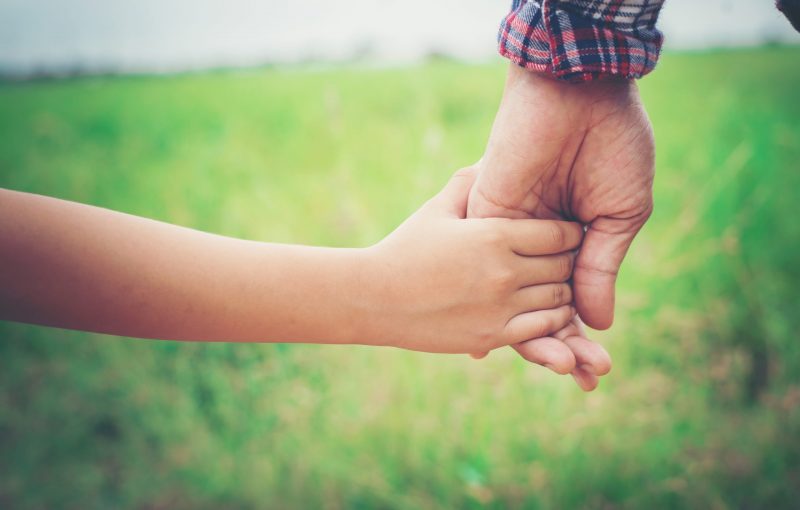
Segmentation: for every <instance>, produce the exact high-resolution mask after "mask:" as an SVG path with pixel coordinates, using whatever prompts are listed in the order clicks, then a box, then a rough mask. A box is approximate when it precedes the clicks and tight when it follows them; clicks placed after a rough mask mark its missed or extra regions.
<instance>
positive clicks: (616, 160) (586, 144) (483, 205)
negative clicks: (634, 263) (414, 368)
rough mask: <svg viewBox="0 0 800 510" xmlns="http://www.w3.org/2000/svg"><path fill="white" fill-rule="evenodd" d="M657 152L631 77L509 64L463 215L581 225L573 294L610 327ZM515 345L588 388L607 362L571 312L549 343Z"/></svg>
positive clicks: (647, 208)
mask: <svg viewBox="0 0 800 510" xmlns="http://www.w3.org/2000/svg"><path fill="white" fill-rule="evenodd" d="M654 154H655V149H654V140H653V132H652V128H651V125H650V121H649V119H648V117H647V113H646V112H645V109H644V106H643V105H642V102H641V100H640V98H639V94H638V89H637V87H636V83H635V82H634V81H625V80H605V81H595V82H590V83H586V84H580V85H573V84H567V83H562V82H559V81H556V80H554V79H552V78H550V77H548V76H546V75H542V74H537V73H532V72H529V71H526V70H524V69H522V68H519V67H517V66H515V65H511V66H510V67H509V75H508V80H507V82H506V89H505V91H504V95H503V100H502V103H501V106H500V109H499V111H498V113H497V117H496V119H495V123H494V126H493V128H492V133H491V136H490V139H489V143H488V145H487V149H486V153H485V155H484V157H483V159H482V160H481V162H480V164H479V165H480V173H479V176H478V179H477V181H476V184H475V186H474V187H473V189H472V191H471V194H470V198H469V205H468V217H508V218H549V219H553V218H555V219H564V220H571V221H578V222H580V223H581V224H583V225H585V226H586V227H587V231H586V235H585V238H584V242H583V245H582V246H581V249H580V252H579V254H578V257H577V259H576V263H575V271H574V275H573V288H574V293H575V303H576V306H577V310H578V313H579V315H580V318H581V319H583V321H585V322H586V324H587V325H589V326H591V327H593V328H597V329H607V328H609V327H610V326H611V324H612V321H613V312H614V285H615V282H616V276H617V273H618V271H619V267H620V265H621V263H622V260H623V258H624V256H625V253H626V252H627V250H628V247H629V246H630V244H631V242H632V241H633V239H634V237H635V236H636V234H637V233H638V232H639V229H641V227H642V226H643V225H644V223H645V222H646V221H647V219H648V218H649V216H650V213H651V212H652V208H653V199H652V184H653V176H654ZM545 345H546V346H547V351H546V352H543V349H542V346H545ZM516 348H517V350H518V351H519V352H520V354H522V355H523V356H524V357H525V358H526V359H529V360H531V361H534V362H537V363H542V364H546V365H550V366H551V367H553V366H555V367H557V368H558V369H556V371H557V372H563V371H564V370H567V371H572V373H573V375H574V376H575V378H576V380H577V382H578V384H579V385H580V386H581V387H582V388H583V389H585V390H591V389H593V388H594V387H595V386H596V385H597V378H596V376H599V375H604V374H605V373H607V372H608V370H609V369H610V359H609V358H608V354H607V353H605V351H604V350H603V349H602V348H601V347H600V346H598V345H597V344H594V343H592V342H590V341H589V340H588V339H587V338H586V335H585V333H584V332H583V330H582V329H581V325H580V323H579V322H577V321H575V323H574V324H571V325H570V326H569V327H567V328H565V329H564V330H562V331H559V332H558V333H556V334H555V335H553V336H552V337H550V338H548V339H546V341H545V342H542V341H540V340H537V342H536V343H530V344H527V345H522V346H517V347H516ZM567 351H569V352H570V353H571V355H572V356H571V357H570V354H568V352H567ZM543 361H544V363H543ZM570 361H572V366H573V367H575V369H574V370H573V368H572V367H570Z"/></svg>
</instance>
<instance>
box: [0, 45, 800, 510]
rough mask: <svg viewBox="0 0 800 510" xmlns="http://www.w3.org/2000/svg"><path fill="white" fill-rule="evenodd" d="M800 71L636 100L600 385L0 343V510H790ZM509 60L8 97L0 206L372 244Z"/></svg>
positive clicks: (420, 362) (24, 89) (257, 352)
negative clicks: (641, 137)
mask: <svg viewBox="0 0 800 510" xmlns="http://www.w3.org/2000/svg"><path fill="white" fill-rule="evenodd" d="M798 59H800V49H799V48H767V49H759V50H742V51H729V52H713V53H704V54H687V55H683V54H668V55H666V56H665V57H664V58H663V60H662V62H661V64H660V65H659V70H658V71H657V72H656V73H655V74H654V75H652V76H651V77H648V78H647V79H645V80H643V81H642V83H641V88H642V92H643V95H644V98H645V101H646V104H647V106H648V109H649V111H650V113H651V116H652V118H653V123H654V125H655V129H656V134H657V140H658V151H659V155H658V176H657V183H656V200H657V203H656V211H655V214H654V216H653V218H652V220H651V222H650V223H649V224H648V226H647V227H646V229H645V230H644V231H643V233H642V234H641V236H640V238H639V239H638V240H637V243H636V244H635V246H634V250H633V252H632V253H631V254H630V255H629V257H628V260H627V263H626V266H625V267H624V269H623V273H622V275H621V281H620V287H621V288H620V305H619V311H618V320H617V324H616V326H615V327H614V329H613V330H612V331H611V332H608V333H603V334H598V335H597V338H600V339H602V340H603V341H604V343H605V344H606V345H607V346H608V348H609V350H610V351H611V352H612V355H613V356H614V357H615V363H616V365H615V369H614V372H613V374H612V375H611V376H609V377H608V378H607V379H606V380H604V382H603V385H602V387H601V389H600V390H599V391H598V392H596V393H594V394H591V395H583V394H581V393H580V392H579V391H578V390H577V389H576V388H575V387H574V386H573V384H572V383H571V381H569V380H568V379H566V378H556V377H554V376H551V375H549V374H546V373H545V372H544V371H543V370H541V369H538V368H535V367H531V366H529V365H526V364H525V363H523V362H522V361H521V360H520V359H517V357H515V356H514V355H513V354H512V353H510V352H498V353H495V354H493V355H492V356H491V357H490V358H489V359H488V360H486V361H484V362H474V361H471V360H469V359H467V358H462V357H443V356H432V355H425V354H417V353H409V352H401V351H391V350H384V351H381V350H377V349H368V348H360V347H352V348H351V347H326V348H323V347H314V346H285V345H202V344H180V343H172V342H151V341H138V340H127V339H117V338H110V337H103V336H99V335H90V334H82V333H75V332H66V331H59V330H52V329H44V328H37V327H31V326H25V325H17V324H10V323H0V507H4V508H25V509H35V508H81V509H92V508H109V507H113V508H134V509H139V508H140V509H146V508H150V509H156V508H263V507H271V508H332V509H335V508H387V507H392V508H409V509H410V508H415V509H416V508H532V509H535V508H687V507H688V508H765V507H774V508H793V507H796V504H797V500H798V497H800V379H799V378H798V376H797V374H798V373H800V345H798V338H797V333H796V331H797V330H798V326H800V314H798V308H797V306H798V304H797V303H798V299H799V298H800V292H798V290H797V285H798V284H800V268H798V255H797V254H798V252H800V250H799V249H800V226H799V224H798V221H797V210H798V209H797V201H798V192H797V190H798V188H800V168H799V167H800V100H798V90H800V64H798V63H797V62H800V60H798ZM503 69H504V68H503V66H502V65H500V64H498V65H492V66H479V67H476V66H467V65H461V64H454V63H448V62H436V63H431V64H427V65H424V66H420V67H415V68H410V69H396V70H366V69H338V70H325V71H311V70H302V69H295V70H280V69H269V70H259V71H252V72H239V73H219V74H214V73H211V74H204V75H186V76H174V77H125V78H83V79H75V80H68V81H51V82H34V83H24V84H0V186H3V187H9V188H14V189H18V190H24V191H31V192H38V193H44V194H50V195H54V196H58V197H62V198H67V199H72V200H78V201H82V202H88V203H92V204H96V205H101V206H106V207H111V208H114V209H118V210H123V211H126V212H131V213H134V214H140V215H144V216H149V217H154V218H158V219H161V220H166V221H171V222H175V223H179V224H183V225H187V226H191V227H195V228H200V229H204V230H210V231H214V232H218V233H223V234H228V235H234V236H244V237H249V238H254V239H262V240H272V241H284V242H300V243H313V244H327V245H366V244H369V243H372V242H375V241H377V240H378V239H380V238H381V237H382V236H383V235H385V234H386V233H387V232H389V231H390V230H391V229H392V228H393V227H394V226H395V225H397V224H398V223H399V222H400V221H401V220H402V219H403V218H404V217H406V216H407V215H408V214H409V213H410V212H412V211H413V210H415V209H416V208H417V207H418V206H419V205H420V204H421V203H422V202H423V201H424V200H425V199H426V198H427V197H429V196H431V195H432V194H433V193H435V192H436V191H437V190H438V189H439V188H440V187H441V185H442V184H443V183H444V182H445V181H446V179H447V177H448V176H449V175H450V173H452V172H453V171H454V170H455V169H456V168H458V167H460V166H464V165H466V164H469V163H471V162H473V161H475V160H476V159H477V158H479V157H480V154H481V152H482V148H483V146H484V144H485V140H486V137H487V134H488V130H489V127H490V124H491V121H492V119H493V116H494V112H495V110H496V107H497V104H498V102H499V98H500V94H501V87H502V82H503V77H504V73H503Z"/></svg>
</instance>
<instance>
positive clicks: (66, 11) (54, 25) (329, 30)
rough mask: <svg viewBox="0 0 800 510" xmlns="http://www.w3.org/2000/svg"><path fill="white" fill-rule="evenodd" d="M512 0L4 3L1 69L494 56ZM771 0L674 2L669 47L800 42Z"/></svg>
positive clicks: (669, 11) (665, 25)
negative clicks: (431, 55) (434, 54)
mask: <svg viewBox="0 0 800 510" xmlns="http://www.w3.org/2000/svg"><path fill="white" fill-rule="evenodd" d="M509 4H510V2H508V1H506V0H335V1H331V0H303V1H291V0H137V1H132V0H131V1H123V0H0V72H4V73H22V74H26V73H30V72H34V71H58V70H68V69H74V68H76V67H77V68H81V69H84V70H97V71H106V70H117V71H125V70H129V71H171V70H181V69H195V68H206V67H219V66H223V67H228V66H246V65H256V64H262V63H269V62H298V61H311V60H314V61H324V62H327V61H340V60H347V59H351V58H353V57H354V56H360V57H362V58H368V59H370V60H374V61H379V62H386V63H388V64H395V63H402V62H408V61H413V60H415V59H418V58H420V57H421V56H424V55H427V54H429V53H431V52H434V51H435V52H438V53H444V54H449V55H452V56H454V57H457V58H461V59H465V60H471V61H482V60H489V59H492V58H495V34H496V30H497V26H498V23H499V21H500V19H501V18H502V16H503V14H504V13H505V11H506V8H507V7H508V5H509ZM773 4H774V2H772V1H771V0H667V4H666V5H667V6H666V7H665V9H664V11H663V12H662V17H661V22H660V26H661V28H662V29H663V30H664V32H665V33H666V36H667V48H673V49H675V48H680V49H685V48H703V47H708V46H741V45H752V44H760V43H762V42H764V41H767V40H769V41H780V42H786V43H790V44H791V43H794V44H800V35H798V34H796V33H795V32H794V31H793V30H792V29H791V27H790V26H789V24H788V22H786V20H784V19H783V18H782V17H781V16H780V14H779V13H778V12H777V11H776V10H775V9H774V6H773Z"/></svg>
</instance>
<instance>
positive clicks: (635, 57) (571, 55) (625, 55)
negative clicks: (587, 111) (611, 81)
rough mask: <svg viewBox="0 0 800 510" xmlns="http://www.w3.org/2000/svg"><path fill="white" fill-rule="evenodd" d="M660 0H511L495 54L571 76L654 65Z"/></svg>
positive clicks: (635, 74)
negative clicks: (511, 3) (509, 9)
mask: <svg viewBox="0 0 800 510" xmlns="http://www.w3.org/2000/svg"><path fill="white" fill-rule="evenodd" d="M663 3H664V0H514V1H513V5H512V6H511V12H510V13H509V14H508V16H506V17H505V19H504V20H503V23H502V25H501V26H500V32H499V34H498V46H499V51H500V54H501V55H503V56H504V57H506V58H508V59H509V60H511V61H512V62H515V63H517V64H518V65H520V66H522V67H525V68H527V69H530V70H532V71H538V72H545V73H550V74H553V75H554V76H556V77H557V78H559V79H562V80H566V81H570V82H583V81H589V80H594V79H598V78H604V77H611V76H620V77H624V78H639V77H641V76H644V75H645V74H647V73H649V72H650V71H652V70H653V68H654V67H655V65H656V61H657V60H658V55H659V52H660V51H661V44H662V41H663V36H662V34H661V32H660V31H658V30H657V29H656V28H655V25H656V20H657V19H658V13H659V11H660V10H661V6H662V4H663Z"/></svg>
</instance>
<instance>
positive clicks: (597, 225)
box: [573, 218, 641, 329]
mask: <svg viewBox="0 0 800 510" xmlns="http://www.w3.org/2000/svg"><path fill="white" fill-rule="evenodd" d="M620 221H621V220H613V219H608V218H599V219H597V220H595V221H594V222H592V224H591V225H590V226H589V230H587V231H586V235H585V236H584V238H583V245H582V246H581V250H580V252H579V253H578V258H577V260H576V261H575V271H574V273H573V290H574V291H575V303H576V305H577V308H578V313H579V314H580V316H581V318H582V319H583V321H584V322H585V323H586V324H587V325H589V326H591V327H593V328H595V329H608V328H610V327H611V324H612V322H614V285H615V283H616V281H617V273H618V272H619V267H620V265H621V264H622V260H623V259H624V258H625V254H626V253H627V251H628V248H629V247H630V245H631V243H632V242H633V238H634V237H636V234H637V232H638V231H639V228H641V224H639V225H638V226H631V225H630V224H629V222H623V223H624V224H623V223H620Z"/></svg>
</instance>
